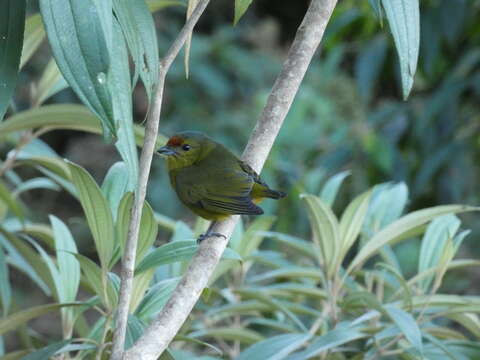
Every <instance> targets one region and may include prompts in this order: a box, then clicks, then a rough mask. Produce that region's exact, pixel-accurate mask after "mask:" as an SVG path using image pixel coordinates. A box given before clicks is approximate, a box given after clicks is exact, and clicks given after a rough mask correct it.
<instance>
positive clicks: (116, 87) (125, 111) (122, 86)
mask: <svg viewBox="0 0 480 360" xmlns="http://www.w3.org/2000/svg"><path fill="white" fill-rule="evenodd" d="M130 3H132V4H133V3H135V4H137V3H139V1H134V2H130ZM149 15H150V14H149ZM112 30H113V44H115V46H111V47H110V55H111V58H112V59H113V61H112V66H111V71H110V72H109V73H108V79H107V80H108V81H107V82H108V89H109V91H110V94H111V95H112V103H113V117H114V120H115V124H117V125H118V129H117V137H118V141H117V142H116V143H115V146H116V147H117V149H118V152H119V153H120V155H121V157H122V159H123V161H124V162H125V165H126V166H127V170H128V178H127V179H128V186H127V188H128V190H130V191H133V190H134V189H135V186H136V184H137V179H138V155H137V148H136V146H135V135H134V127H133V124H134V123H133V115H132V111H133V108H132V88H131V85H130V66H129V62H128V52H127V46H126V44H125V39H124V37H123V34H122V30H121V29H120V25H119V24H118V21H117V19H114V21H113V29H112Z"/></svg>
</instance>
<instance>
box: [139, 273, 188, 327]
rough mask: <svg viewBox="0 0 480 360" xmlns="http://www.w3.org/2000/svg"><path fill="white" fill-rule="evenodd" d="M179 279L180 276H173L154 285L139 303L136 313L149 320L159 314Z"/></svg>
mask: <svg viewBox="0 0 480 360" xmlns="http://www.w3.org/2000/svg"><path fill="white" fill-rule="evenodd" d="M179 281H180V278H171V279H167V280H164V281H161V282H158V283H156V284H155V285H154V286H152V287H151V288H150V290H149V291H148V292H147V294H146V295H145V296H144V298H143V299H142V301H141V302H140V304H139V305H138V307H137V309H136V311H135V315H137V316H138V317H139V318H140V319H142V320H145V321H147V320H149V319H150V318H152V317H154V316H155V315H156V314H158V313H159V312H160V311H161V310H162V308H163V306H164V305H165V304H166V303H167V301H168V299H169V298H170V295H171V294H172V292H173V290H175V288H176V287H177V284H178V282H179Z"/></svg>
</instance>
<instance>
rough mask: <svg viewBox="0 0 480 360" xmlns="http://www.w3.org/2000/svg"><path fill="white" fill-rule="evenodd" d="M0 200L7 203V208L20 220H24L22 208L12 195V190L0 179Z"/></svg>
mask: <svg viewBox="0 0 480 360" xmlns="http://www.w3.org/2000/svg"><path fill="white" fill-rule="evenodd" d="M0 202H3V203H4V204H5V205H7V208H8V209H9V210H10V211H11V212H12V213H13V214H14V215H15V216H16V217H18V218H19V219H20V220H22V221H23V220H24V214H23V209H22V206H21V205H20V203H19V202H18V199H15V198H14V197H13V196H12V192H11V191H10V190H8V189H7V187H6V186H5V185H4V184H3V182H2V181H0Z"/></svg>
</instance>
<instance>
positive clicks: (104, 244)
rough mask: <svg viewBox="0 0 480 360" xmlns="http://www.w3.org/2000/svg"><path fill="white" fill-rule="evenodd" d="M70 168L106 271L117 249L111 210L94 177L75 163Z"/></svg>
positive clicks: (69, 165)
mask: <svg viewBox="0 0 480 360" xmlns="http://www.w3.org/2000/svg"><path fill="white" fill-rule="evenodd" d="M68 167H69V169H70V173H71V176H72V182H73V184H74V185H75V188H76V189H77V192H78V198H79V200H80V203H81V204H82V208H83V211H84V213H85V217H86V218H87V222H88V226H89V228H90V231H91V233H92V236H93V240H94V241H95V247H96V248H97V252H98V256H99V258H100V263H101V265H102V269H103V270H104V271H105V270H106V269H108V266H109V263H110V260H111V258H112V256H113V250H114V248H115V239H114V227H113V217H112V213H111V210H110V208H109V206H108V203H107V200H106V199H105V197H104V196H103V194H102V192H101V190H100V188H99V187H98V185H97V183H96V182H95V180H93V178H92V176H91V175H90V174H89V173H88V172H87V171H86V170H85V169H83V168H82V167H80V166H78V165H76V164H74V163H71V162H69V163H68Z"/></svg>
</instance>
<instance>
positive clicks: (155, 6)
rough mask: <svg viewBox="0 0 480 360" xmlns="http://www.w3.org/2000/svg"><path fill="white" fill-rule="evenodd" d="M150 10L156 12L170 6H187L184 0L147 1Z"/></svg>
mask: <svg viewBox="0 0 480 360" xmlns="http://www.w3.org/2000/svg"><path fill="white" fill-rule="evenodd" d="M147 6H148V10H149V11H150V12H152V13H153V12H156V11H158V10H162V9H164V8H166V7H170V6H186V4H185V1H182V0H147Z"/></svg>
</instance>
